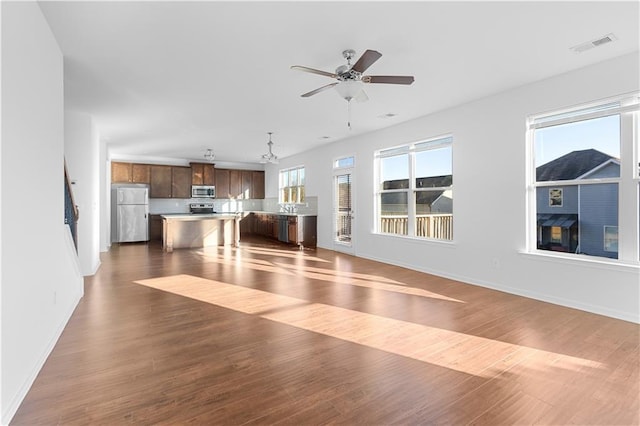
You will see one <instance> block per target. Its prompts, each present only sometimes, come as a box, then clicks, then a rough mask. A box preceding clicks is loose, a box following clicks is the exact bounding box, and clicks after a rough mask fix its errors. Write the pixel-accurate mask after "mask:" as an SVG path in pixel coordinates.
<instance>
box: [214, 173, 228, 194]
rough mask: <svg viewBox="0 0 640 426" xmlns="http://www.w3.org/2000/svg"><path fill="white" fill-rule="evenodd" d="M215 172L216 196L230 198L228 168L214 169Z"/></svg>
mask: <svg viewBox="0 0 640 426" xmlns="http://www.w3.org/2000/svg"><path fill="white" fill-rule="evenodd" d="M215 173H216V198H230V197H231V195H230V194H231V193H230V192H229V170H227V169H215Z"/></svg>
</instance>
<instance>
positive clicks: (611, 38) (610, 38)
mask: <svg viewBox="0 0 640 426" xmlns="http://www.w3.org/2000/svg"><path fill="white" fill-rule="evenodd" d="M617 39H618V38H617V37H616V36H615V35H614V34H613V33H609V34H607V35H604V36H602V37H599V38H597V39H595V40H591V41H588V42H586V43H582V44H579V45H577V46H573V47H572V48H571V50H573V52H574V53H582V52H584V51H585V50H589V49H593V48H594V47H598V46H602V45H603V44H607V43H611V42H612V41H615V40H617Z"/></svg>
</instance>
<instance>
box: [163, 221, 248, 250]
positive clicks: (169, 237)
mask: <svg viewBox="0 0 640 426" xmlns="http://www.w3.org/2000/svg"><path fill="white" fill-rule="evenodd" d="M161 217H162V249H163V250H165V251H167V252H172V251H173V249H174V248H197V247H209V246H223V245H233V246H236V247H237V246H238V245H239V243H240V218H239V217H238V215H236V214H233V213H211V214H188V213H187V214H163V215H161Z"/></svg>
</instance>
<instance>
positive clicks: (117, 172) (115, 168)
mask: <svg viewBox="0 0 640 426" xmlns="http://www.w3.org/2000/svg"><path fill="white" fill-rule="evenodd" d="M131 180H132V174H131V163H116V162H113V161H112V162H111V182H114V183H118V182H131Z"/></svg>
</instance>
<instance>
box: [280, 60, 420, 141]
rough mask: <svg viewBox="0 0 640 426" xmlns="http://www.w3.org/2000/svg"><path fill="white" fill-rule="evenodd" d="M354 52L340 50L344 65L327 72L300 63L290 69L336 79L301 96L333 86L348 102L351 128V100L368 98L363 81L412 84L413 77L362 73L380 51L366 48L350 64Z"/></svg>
mask: <svg viewBox="0 0 640 426" xmlns="http://www.w3.org/2000/svg"><path fill="white" fill-rule="evenodd" d="M355 55H356V52H355V50H353V49H347V50H344V51H343V52H342V56H343V57H344V58H345V59H346V60H347V63H346V65H340V66H339V67H338V68H336V72H335V73H332V72H327V71H322V70H317V69H315V68H309V67H304V66H302V65H293V66H292V67H291V69H294V70H299V71H304V72H309V73H312V74H318V75H323V76H325V77H330V78H335V79H336V80H337V81H336V82H334V83H330V84H327V85H325V86H322V87H319V88H317V89H315V90H312V91H310V92H307V93H303V94H302V95H301V96H302V97H303V98H308V97H310V96H313V95H315V94H317V93H320V92H324V91H325V90H328V89H331V88H332V87H335V89H336V91H337V92H338V93H339V94H340V96H341V97H342V98H343V99H345V100H346V101H347V102H348V104H349V109H348V111H349V120H347V126H348V127H349V129H351V101H352V100H354V99H355V100H356V101H357V102H364V101H366V100H368V99H369V97H368V96H367V94H366V93H365V91H364V84H365V83H374V84H377V83H383V84H405V85H408V84H412V83H413V81H414V78H413V76H412V75H406V76H405V75H362V73H364V72H365V71H366V70H367V69H368V68H369V67H370V66H371V65H373V64H374V62H376V61H377V60H378V59H380V57H381V56H382V53H380V52H378V51H376V50H367V51H365V52H364V53H363V54H362V56H360V58H359V59H358V60H357V61H356V63H355V64H353V65H351V60H352V59H353V58H354V57H355Z"/></svg>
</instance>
